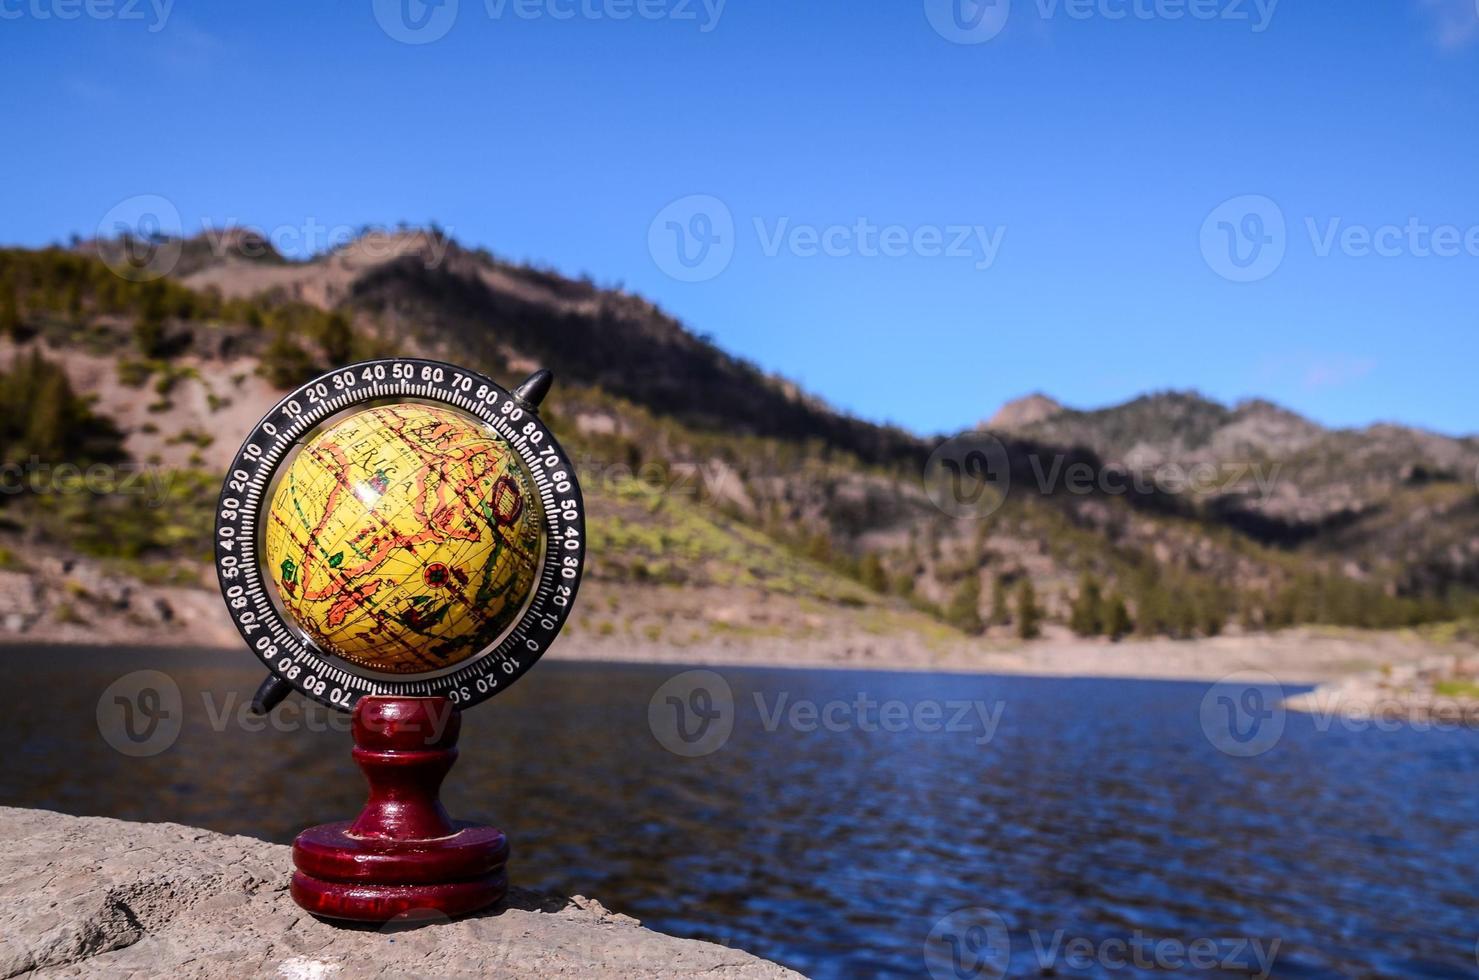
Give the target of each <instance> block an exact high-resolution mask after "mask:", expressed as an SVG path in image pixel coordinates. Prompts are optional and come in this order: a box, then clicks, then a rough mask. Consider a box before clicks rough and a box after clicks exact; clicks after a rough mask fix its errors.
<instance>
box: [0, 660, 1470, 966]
mask: <svg viewBox="0 0 1479 980" xmlns="http://www.w3.org/2000/svg"><path fill="white" fill-rule="evenodd" d="M0 656H4V657H5V658H6V662H7V666H8V668H9V683H8V684H7V686H6V689H5V693H3V694H0V700H3V702H4V704H3V707H4V710H3V712H0V738H3V740H4V741H3V744H5V745H6V746H7V747H8V748H9V749H11V752H9V753H8V755H9V758H10V764H9V765H7V766H6V767H4V768H3V770H0V803H6V804H13V805H25V806H40V807H49V808H53V809H59V810H64V811H67V812H71V813H80V814H101V815H108V816H118V817H125V818H131V819H144V820H174V821H180V822H185V823H191V824H197V825H201V826H205V827H210V828H213V829H216V830H221V831H227V832H232V833H245V834H252V835H256V836H259V837H264V838H268V839H271V840H276V841H282V842H286V841H289V840H291V839H292V837H293V835H294V834H296V833H297V831H298V830H300V829H301V828H302V827H304V826H306V825H308V824H312V823H317V822H322V821H325V820H333V819H342V818H347V817H349V816H352V815H353V814H354V812H356V810H357V809H358V807H359V805H360V803H361V802H362V798H363V788H362V783H361V782H360V779H359V776H358V774H357V772H356V771H355V770H354V768H353V765H352V763H351V762H350V759H349V755H348V745H349V743H348V736H347V735H345V734H343V732H342V731H335V730H332V729H328V728H326V727H325V722H326V721H327V720H328V719H327V718H326V712H323V711H321V710H317V709H315V710H314V711H312V712H310V713H309V714H308V715H307V716H305V715H303V713H302V712H299V711H296V710H294V709H293V708H291V707H290V708H289V712H288V714H286V715H284V716H283V717H281V718H279V719H278V724H279V727H280V728H282V729H284V730H274V729H273V728H267V729H266V730H264V731H248V730H245V728H244V725H243V723H242V720H241V718H240V716H239V714H238V713H239V712H240V710H241V707H242V705H243V704H244V701H245V699H246V698H247V697H249V695H250V692H251V690H252V689H254V687H255V684H256V681H257V679H258V677H257V671H256V669H255V668H254V666H253V664H252V662H251V660H250V658H249V657H248V656H247V655H246V654H244V653H209V652H196V653H189V652H182V653H170V654H161V653H158V652H149V653H143V652H129V651H117V650H109V651H102V650H99V651H80V650H56V651H48V652H46V653H44V654H43V655H42V656H41V657H39V658H38V657H37V656H36V655H35V651H29V652H27V653H25V654H21V653H20V652H15V651H0ZM144 668H154V669H158V670H161V671H163V672H164V673H165V674H167V675H168V676H169V677H170V678H171V679H172V680H173V681H174V682H175V683H176V684H177V685H178V688H179V690H180V692H181V693H180V705H181V708H182V711H181V713H180V718H181V720H182V727H181V729H180V731H179V733H178V737H177V738H174V739H173V740H172V741H170V742H169V744H168V747H167V748H164V750H163V751H161V752H159V753H158V754H157V755H151V756H143V757H138V758H134V757H130V756H127V755H124V754H121V753H120V752H118V751H116V750H115V749H114V748H113V747H112V745H110V743H109V741H108V739H107V738H105V737H104V736H105V732H106V733H107V734H108V735H109V736H110V737H111V738H112V739H113V740H114V741H115V742H116V741H117V740H118V734H117V729H118V725H119V723H118V722H116V721H113V720H110V718H112V717H113V716H112V715H110V714H109V712H111V711H113V710H114V709H112V708H111V707H110V705H111V703H112V701H111V695H110V697H109V698H103V700H104V710H103V712H102V713H101V715H100V713H99V710H98V704H99V700H100V698H101V697H102V695H103V694H104V692H105V690H107V689H108V687H109V685H110V684H111V683H113V682H114V681H115V680H116V679H118V678H119V677H121V676H124V675H127V674H129V673H130V672H131V671H135V670H139V669H144ZM679 672H680V671H679V669H678V668H669V667H654V666H641V667H637V666H619V665H576V664H567V663H546V664H541V665H540V666H539V667H538V668H536V669H535V670H534V671H532V672H531V673H530V674H529V675H528V676H527V677H526V678H525V679H524V680H523V681H521V682H520V683H519V684H518V685H517V686H516V687H515V688H513V689H512V690H511V691H509V692H508V693H506V694H504V695H502V696H500V697H499V698H496V699H494V700H493V701H492V702H489V703H487V704H484V705H482V706H480V707H478V708H476V709H474V710H472V711H470V712H469V713H468V715H467V717H466V718H465V720H464V727H463V739H462V746H463V749H462V758H461V761H459V763H458V765H457V767H456V768H455V769H454V770H453V772H452V775H451V777H450V779H449V781H448V786H447V789H446V792H445V793H444V799H445V801H446V803H447V806H448V809H449V810H451V811H452V813H453V815H454V816H457V817H459V818H461V819H469V820H480V821H485V822H490V823H494V824H496V825H498V826H500V827H502V828H503V829H504V830H505V831H507V833H508V834H509V837H510V839H511V841H512V843H513V847H514V860H513V863H512V864H511V865H510V871H511V876H512V878H513V880H514V882H515V883H516V884H519V885H524V886H527V887H536V888H544V889H549V890H552V891H558V892H562V893H566V894H570V893H581V894H586V895H590V896H593V897H596V898H598V899H600V900H601V902H603V903H604V904H605V905H607V906H608V907H610V908H613V909H616V910H618V911H622V912H626V913H629V914H631V915H634V916H636V917H638V918H640V919H641V920H642V921H643V922H644V923H646V924H647V925H649V926H652V927H654V928H656V929H660V930H662V931H665V932H669V933H673V934H677V935H683V936H694V937H700V938H704V939H708V940H711V941H716V942H722V943H727V944H730V945H733V946H736V947H740V948H743V949H747V950H750V951H752V952H755V953H758V954H760V955H762V956H765V957H768V958H770V959H773V960H777V961H779V962H781V963H784V964H786V965H788V966H791V967H793V968H795V969H797V970H799V971H801V972H803V973H807V974H810V975H812V976H817V977H854V976H878V975H898V976H927V975H930V974H929V972H928V971H929V970H930V969H931V968H933V969H934V970H935V975H936V976H943V977H949V976H959V977H962V978H964V977H974V976H991V977H994V976H998V975H1000V973H1001V971H1002V969H1005V970H1006V971H1007V972H1008V973H1010V974H1012V975H1031V976H1036V975H1040V974H1042V973H1044V972H1045V964H1046V970H1050V971H1051V972H1054V973H1056V975H1059V976H1098V975H1110V974H1114V973H1120V974H1121V975H1122V974H1123V972H1126V970H1127V971H1129V972H1139V970H1141V969H1146V968H1150V967H1152V966H1155V965H1156V960H1155V959H1154V956H1153V954H1152V953H1151V952H1145V951H1147V950H1154V949H1155V948H1156V947H1155V944H1156V943H1160V944H1161V946H1160V947H1159V948H1161V949H1162V950H1163V952H1165V953H1166V954H1167V955H1168V956H1170V957H1171V958H1162V959H1161V961H1160V963H1159V966H1160V967H1161V968H1162V969H1164V970H1166V971H1167V972H1172V973H1193V974H1196V975H1209V974H1210V975H1234V976H1250V975H1259V974H1260V972H1261V965H1262V962H1263V961H1260V960H1259V958H1258V956H1257V955H1256V954H1255V951H1256V950H1262V951H1263V952H1264V953H1265V954H1267V953H1270V952H1271V953H1272V973H1273V975H1275V976H1337V975H1356V976H1371V975H1390V976H1456V975H1458V976H1463V975H1469V976H1479V959H1476V943H1479V874H1476V871H1479V779H1476V778H1475V774H1476V772H1479V732H1474V731H1468V730H1450V731H1427V732H1420V731H1414V730H1412V729H1410V728H1405V727H1404V728H1401V729H1399V730H1396V731H1379V730H1376V729H1373V728H1366V729H1365V730H1354V729H1351V728H1349V727H1347V726H1344V725H1342V724H1340V723H1339V722H1333V723H1332V722H1329V721H1328V720H1326V719H1321V718H1318V717H1310V716H1306V715H1300V714H1295V713H1290V714H1288V715H1287V717H1285V718H1283V719H1282V721H1283V726H1284V727H1283V731H1282V734H1281V735H1280V736H1279V737H1278V738H1277V740H1276V741H1275V742H1273V743H1272V744H1271V746H1270V747H1268V748H1267V751H1265V752H1263V753H1262V754H1260V755H1257V756H1253V757H1248V758H1240V757H1236V756H1233V755H1229V754H1226V753H1224V752H1222V751H1220V750H1219V749H1218V748H1217V747H1216V746H1215V745H1214V744H1213V742H1212V741H1211V740H1210V739H1209V737H1208V735H1207V733H1206V730H1204V727H1203V718H1204V716H1203V714H1202V712H1201V706H1202V702H1203V697H1204V695H1205V694H1206V693H1207V690H1208V686H1207V685H1206V684H1199V683H1170V682H1156V681H1121V680H1064V679H1039V678H1022V677H990V676H975V677H971V676H953V675H920V674H894V673H880V672H844V671H785V670H770V669H746V670H738V669H728V668H721V669H719V670H718V671H717V673H718V674H719V675H720V676H721V677H722V678H723V680H724V682H725V683H726V684H727V685H728V687H729V695H728V696H727V697H726V696H725V695H724V693H723V692H722V691H719V690H709V688H714V687H715V685H714V684H712V683H708V682H705V684H707V686H706V687H705V690H706V691H708V693H707V694H706V695H705V696H704V698H702V699H695V697H694V695H693V691H692V687H693V685H691V684H685V682H684V681H679V682H676V683H677V685H678V686H677V687H674V686H673V685H669V687H668V688H663V689H662V691H660V690H659V689H660V688H662V685H663V684H664V683H665V682H667V681H668V680H669V679H670V678H672V677H673V676H674V675H675V674H677V673H679ZM126 686H127V684H126V683H125V687H126ZM701 686H702V685H701ZM115 690H116V689H115ZM672 691H676V692H677V693H676V695H675V697H676V700H675V701H673V702H669V701H668V700H667V695H666V693H665V692H668V693H671V692H672ZM757 694H758V695H759V697H760V703H758V704H757V702H756V695H757ZM860 694H861V695H864V696H865V697H867V698H868V699H871V701H872V702H884V701H890V700H892V701H896V702H898V706H897V707H895V708H891V709H890V710H891V711H893V712H895V714H893V715H890V716H889V717H888V718H887V719H884V718H883V717H881V716H880V715H879V713H878V711H879V709H877V708H876V707H875V708H869V709H868V710H866V711H865V712H864V713H863V715H862V717H861V719H860V718H859V715H858V712H857V708H856V702H857V699H858V697H859V695H860ZM655 695H656V696H657V697H656V704H657V707H656V708H655V709H653V713H652V714H649V706H650V705H651V704H652V702H653V701H654V696H655ZM782 697H784V698H785V701H784V707H783V708H782V710H781V713H780V714H779V715H778V716H775V717H772V712H774V710H775V708H776V706H777V704H778V703H779V702H780V699H781V698H782ZM797 702H803V703H806V704H811V705H814V706H815V708H816V709H817V712H818V717H816V718H815V719H813V718H812V716H811V715H810V714H809V713H808V711H807V710H806V709H805V708H804V707H803V708H802V709H799V710H800V714H799V715H796V716H792V715H791V714H789V713H788V712H790V711H791V710H792V708H793V706H794V705H796V704H797ZM829 702H837V705H834V706H833V707H832V708H831V709H830V715H828V714H827V711H828V710H829V709H828V708H827V705H828V704H829ZM957 703H963V704H964V705H966V706H967V708H968V709H969V710H967V711H965V712H964V713H963V714H961V712H960V710H959V709H958V708H957V707H955V705H956V704H957ZM291 704H292V702H290V705H291ZM976 704H979V705H980V712H978V711H976V709H975V707H974V706H975V705H976ZM677 706H681V707H682V709H683V710H684V711H685V712H687V714H686V716H685V717H684V718H683V719H682V721H683V724H684V725H685V727H684V731H685V732H686V733H688V734H689V735H690V736H692V735H695V734H696V733H700V732H704V731H706V730H705V729H704V727H703V723H702V719H703V716H704V715H705V714H709V715H717V716H720V717H722V716H723V714H724V712H725V711H727V712H728V717H729V718H730V719H731V721H732V724H733V729H732V733H731V734H730V735H729V737H728V738H727V740H723V741H722V744H720V745H717V747H716V746H715V745H714V744H711V743H715V742H717V741H718V739H717V738H716V736H715V735H714V734H709V735H707V736H706V737H707V738H708V739H709V741H708V742H705V741H704V740H703V739H699V740H698V741H697V742H694V743H692V744H690V743H687V742H684V741H683V740H682V738H681V736H677V735H676V734H675V733H676V732H677V727H676V726H677V724H678V719H677V714H676V712H677V711H678V707H677ZM144 707H148V706H147V705H146V706H144ZM151 710H152V709H151ZM899 712H902V714H899ZM935 712H938V714H936V713H935ZM958 714H960V715H961V716H960V717H953V716H955V715H958ZM823 716H825V717H826V718H827V719H828V720H829V721H830V722H831V724H830V729H835V730H829V727H828V725H826V724H823ZM100 717H101V719H102V720H101V721H100V720H99V719H100ZM993 718H994V719H995V720H994V722H993V721H992V719H993ZM885 720H887V721H888V722H889V724H888V725H887V726H885V725H884V721H885ZM952 720H954V721H956V722H957V724H956V725H953V726H952V725H950V724H949V723H950V722H951V721H952ZM710 721H711V724H714V725H720V727H721V728H722V727H723V725H722V723H721V722H720V721H717V720H715V719H713V718H711V719H710ZM767 722H770V723H771V725H770V727H767ZM797 722H799V724H798V723H797ZM813 722H814V723H813ZM654 726H655V727H654ZM310 728H314V729H318V730H309V729H310ZM886 728H894V729H900V730H886ZM655 731H659V732H660V734H661V735H662V737H663V739H665V740H666V741H667V742H668V743H670V744H673V745H676V746H677V747H678V748H679V749H681V750H683V751H689V750H694V749H707V748H714V751H712V752H710V753H709V754H705V755H698V756H694V757H685V756H683V755H679V754H675V753H674V752H672V751H669V750H668V749H667V748H665V747H664V745H663V744H662V743H661V742H660V740H659V737H658V736H657V735H655V734H654V732H655ZM707 731H708V732H710V733H714V732H715V731H716V730H715V729H714V728H712V727H711V728H709V729H707ZM962 910H965V911H962ZM998 924H999V927H1000V929H1001V932H1000V933H996V932H994V931H993V928H994V927H995V926H997V925H998ZM1003 938H1004V941H1002V940H1003ZM1198 941H1200V942H1201V947H1200V948H1201V952H1202V954H1203V955H1202V956H1201V958H1200V959H1199V960H1198V961H1197V963H1196V964H1192V963H1190V962H1189V961H1188V960H1187V959H1186V956H1187V955H1188V954H1189V951H1190V950H1192V949H1194V948H1196V947H1195V946H1194V944H1196V943H1197V942H1198ZM1075 943H1076V944H1077V946H1076V947H1074V946H1072V945H1071V944H1075ZM1135 943H1139V944H1140V947H1139V948H1140V949H1141V950H1142V952H1143V955H1142V956H1141V957H1140V959H1139V960H1138V961H1135V960H1127V957H1128V956H1129V954H1128V953H1127V954H1123V955H1121V954H1120V953H1119V952H1118V951H1119V950H1120V949H1121V948H1122V947H1123V948H1125V949H1130V948H1134V944H1135ZM1255 943H1256V944H1257V945H1256V946H1255ZM927 944H928V946H929V949H928V956H929V957H930V958H929V959H927V958H926V957H927V950H926V946H927ZM1071 948H1077V949H1078V950H1080V951H1084V950H1087V952H1085V953H1084V955H1083V956H1081V957H1070V956H1069V955H1068V950H1069V949H1071ZM1178 949H1179V950H1181V951H1182V958H1180V959H1176V958H1175V954H1176V951H1177V950H1178ZM951 950H954V951H956V952H957V953H959V956H960V958H959V959H958V960H954V961H952V960H951V959H950V958H949V955H948V954H949V952H950V951H951ZM1121 962H1126V963H1127V965H1126V968H1125V970H1119V969H1118V968H1117V967H1118V964H1119V963H1121ZM1136 962H1138V964H1139V966H1138V967H1137V966H1136ZM955 967H958V968H959V969H958V970H955V969H952V968H955Z"/></svg>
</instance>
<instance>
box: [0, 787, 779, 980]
mask: <svg viewBox="0 0 1479 980" xmlns="http://www.w3.org/2000/svg"><path fill="white" fill-rule="evenodd" d="M0 838H3V839H4V840H5V841H6V847H5V849H4V852H3V853H0V977H12V976H17V975H20V974H23V973H31V972H32V971H34V975H35V976H37V977H94V976H96V977H133V976H137V977H145V976H168V977H230V978H238V977H255V976H263V977H289V978H308V977H312V978H324V980H328V978H333V980H350V978H355V977H448V976H451V977H462V976H467V977H473V976H500V977H549V976H580V977H600V976H612V977H616V976H620V977H649V976H673V975H681V974H688V973H702V974H704V975H706V976H715V977H777V978H779V977H794V976H797V974H794V973H792V972H791V971H789V970H786V969H784V968H782V967H779V966H777V965H775V964H773V963H770V962H767V961H765V960H762V959H759V958H758V957H755V956H752V955H750V954H749V953H745V952H742V951H740V950H734V949H728V948H725V947H723V946H717V945H714V944H712V943H705V942H700V941H698V940H694V939H677V938H674V937H671V936H665V935H663V934H661V933H657V932H652V931H651V930H648V929H644V928H642V926H641V925H640V924H639V923H638V922H637V920H636V919H633V918H631V917H630V916H626V915H620V914H617V913H613V912H610V911H608V910H607V909H605V908H604V907H602V906H601V904H600V903H599V902H596V901H593V900H590V899H584V898H579V897H576V898H573V899H565V898H559V897H555V896H551V895H543V894H539V893H535V892H529V891H524V890H521V889H517V888H515V889H513V890H512V891H511V892H510V895H509V898H508V899H507V900H506V901H505V903H504V904H503V905H502V906H500V907H499V908H497V909H495V910H493V911H492V912H490V913H487V914H483V915H477V916H471V917H468V918H465V919H461V920H458V921H455V922H448V921H446V920H445V919H439V918H438V917H436V916H434V915H429V916H427V917H425V918H423V919H419V920H417V921H411V922H402V923H392V924H391V925H389V926H386V927H384V928H381V929H374V928H354V927H345V926H338V925H331V924H328V923H326V922H322V921H320V920H317V919H315V918H313V917H312V916H310V915H308V914H307V913H306V912H303V911H302V910H301V909H299V908H298V907H297V906H296V905H294V904H293V901H292V899H291V898H290V897H289V895H288V892H287V882H288V871H289V868H290V867H291V859H290V856H289V850H288V848H287V847H284V846H281V845H277V844H267V843H264V842H262V841H258V840H253V839H251V838H248V837H228V836H225V835H223V834H216V833H212V832H210V831H207V830H199V829H196V828H193V827H184V826H180V825H179V824H168V823H161V824H140V823H129V822H126V821H122V820H109V819H106V818H102V817H71V816H65V815H63V814H58V813H51V812H47V811H43V810H24V809H14V808H10V807H0Z"/></svg>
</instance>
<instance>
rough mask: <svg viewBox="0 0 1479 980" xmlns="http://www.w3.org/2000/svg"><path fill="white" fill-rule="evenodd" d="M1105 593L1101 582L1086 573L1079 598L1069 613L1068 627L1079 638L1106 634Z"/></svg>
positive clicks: (1080, 583)
mask: <svg viewBox="0 0 1479 980" xmlns="http://www.w3.org/2000/svg"><path fill="white" fill-rule="evenodd" d="M1103 604H1104V593H1103V590H1101V589H1100V588H1099V580H1098V579H1096V578H1095V577H1094V576H1093V575H1091V574H1089V573H1088V572H1085V573H1084V574H1083V578H1081V579H1080V580H1079V584H1078V596H1077V597H1076V598H1075V599H1074V600H1073V608H1072V609H1071V610H1070V612H1069V618H1068V626H1069V628H1070V629H1072V630H1073V631H1074V632H1075V633H1077V634H1078V635H1079V636H1098V635H1099V634H1101V633H1103V632H1104V615H1103V612H1104V611H1103V608H1102V606H1103Z"/></svg>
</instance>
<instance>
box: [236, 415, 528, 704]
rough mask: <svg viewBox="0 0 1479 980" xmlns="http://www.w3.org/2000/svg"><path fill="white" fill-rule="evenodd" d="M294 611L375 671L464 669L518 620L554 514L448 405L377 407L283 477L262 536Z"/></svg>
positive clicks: (332, 648) (485, 434)
mask: <svg viewBox="0 0 1479 980" xmlns="http://www.w3.org/2000/svg"><path fill="white" fill-rule="evenodd" d="M263 539H264V540H263V545H264V555H265V558H266V562H267V574H268V575H269V576H270V577H271V579H272V581H273V582H274V583H275V584H276V586H277V591H278V595H279V598H280V599H281V601H282V605H283V608H284V610H285V611H286V613H287V614H288V616H289V617H290V618H292V619H293V620H295V621H296V622H297V624H298V625H299V626H300V627H301V628H302V630H303V632H304V633H306V634H307V635H308V636H309V637H310V638H311V639H312V640H313V642H314V643H316V644H317V645H318V646H319V647H320V648H321V649H323V650H324V651H325V652H327V653H331V654H334V655H336V656H338V657H340V658H342V659H343V660H345V661H347V662H349V663H351V664H354V665H356V666H358V667H362V668H365V669H367V670H369V671H373V672H378V673H385V674H396V675H403V674H418V673H426V672H429V671H437V670H441V669H442V668H445V667H450V666H453V665H455V664H458V663H461V662H462V661H464V660H467V659H468V658H470V657H472V656H474V655H475V654H477V653H478V652H479V651H481V650H483V649H485V648H486V647H487V646H488V645H490V644H491V643H493V642H494V641H496V640H497V639H498V638H499V637H500V636H501V635H502V634H503V633H504V632H505V631H506V630H507V629H508V628H509V627H510V626H512V625H513V623H514V621H515V620H516V619H517V618H518V615H519V613H520V612H521V611H522V609H523V608H524V606H525V604H526V600H527V599H528V598H529V597H530V595H531V593H532V591H533V588H534V583H535V581H536V579H537V578H538V575H539V567H540V562H541V559H542V555H543V547H544V534H543V514H542V510H541V507H540V503H539V495H538V494H537V493H535V492H534V491H533V489H532V482H531V480H530V478H529V475H528V473H527V472H526V471H525V470H524V468H523V464H522V463H521V462H520V460H519V458H518V455H517V454H516V453H515V452H514V450H513V449H512V447H510V446H509V444H508V443H507V442H506V441H505V440H503V439H502V438H501V437H500V436H498V435H497V434H496V433H494V432H493V431H492V430H490V429H488V428H487V427H486V426H484V425H483V424H482V423H481V422H479V421H477V420H475V419H473V418H471V417H468V416H465V415H463V414H461V413H459V412H456V411H453V410H451V409H447V408H440V407H435V406H431V405H423V404H412V403H407V404H399V405H390V406H385V407H377V408H368V409H364V410H361V411H359V412H356V413H355V414H353V415H349V416H346V417H344V418H342V419H339V420H338V421H336V422H334V423H332V424H331V425H329V426H327V427H326V428H324V429H323V430H322V431H320V432H318V433H316V434H314V435H313V436H311V437H310V438H309V440H308V441H307V442H306V444H304V445H303V447H302V448H301V450H300V451H299V452H298V454H297V456H296V457H294V458H293V459H292V461H291V462H290V463H289V464H288V465H287V466H286V467H284V471H283V473H282V475H281V477H280V479H279V481H278V484H277V488H276V490H275V491H274V492H273V494H272V499H271V502H270V505H269V507H268V511H267V519H266V528H265V531H264V533H263Z"/></svg>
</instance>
